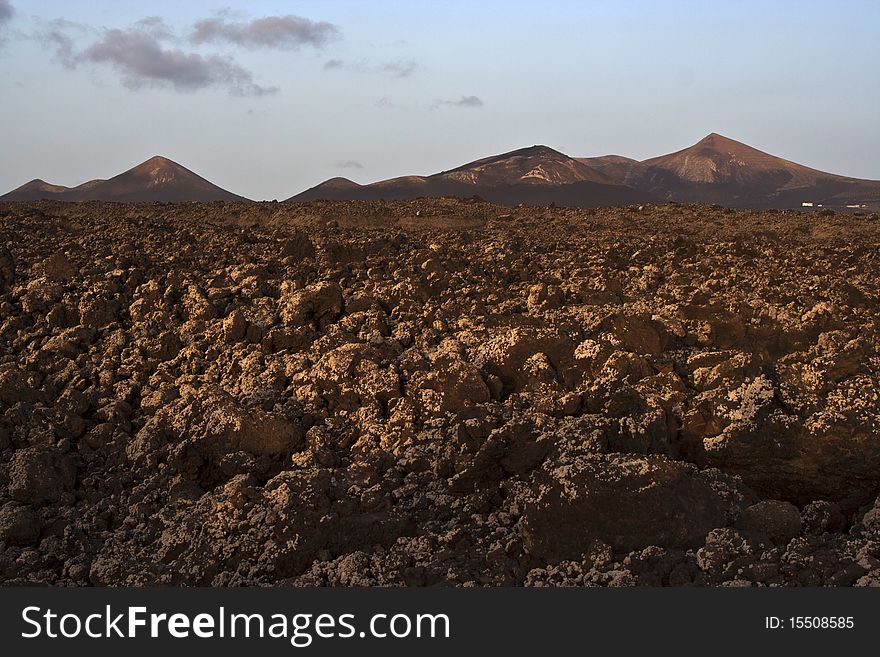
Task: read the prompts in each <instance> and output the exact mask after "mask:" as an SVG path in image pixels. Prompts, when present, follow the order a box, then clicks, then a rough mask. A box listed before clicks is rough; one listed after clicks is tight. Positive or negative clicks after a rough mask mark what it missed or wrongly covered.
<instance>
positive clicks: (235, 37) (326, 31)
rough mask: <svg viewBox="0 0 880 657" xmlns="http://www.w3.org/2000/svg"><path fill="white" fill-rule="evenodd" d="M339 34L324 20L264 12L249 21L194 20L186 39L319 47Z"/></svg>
mask: <svg viewBox="0 0 880 657" xmlns="http://www.w3.org/2000/svg"><path fill="white" fill-rule="evenodd" d="M338 37H339V28H337V27H336V26H335V25H333V24H332V23H327V22H325V21H312V20H309V19H308V18H303V17H301V16H292V15H289V16H267V17H265V18H257V19H254V20H251V21H243V22H242V21H239V22H233V21H228V20H226V18H224V17H222V16H218V17H215V18H206V19H205V20H201V21H198V22H197V23H196V24H195V25H194V27H193V32H192V35H191V37H190V40H191V41H192V42H193V43H196V44H201V43H211V42H227V43H233V44H235V45H237V46H242V47H245V48H284V49H291V50H295V49H297V48H300V47H301V46H305V45H308V46H312V47H314V48H323V47H324V46H325V45H326V44H327V43H328V42H330V41H332V40H333V39H336V38H338Z"/></svg>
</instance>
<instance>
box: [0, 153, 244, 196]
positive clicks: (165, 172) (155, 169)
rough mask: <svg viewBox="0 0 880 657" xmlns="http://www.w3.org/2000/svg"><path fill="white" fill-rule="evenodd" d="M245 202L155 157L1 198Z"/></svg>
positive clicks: (33, 184)
mask: <svg viewBox="0 0 880 657" xmlns="http://www.w3.org/2000/svg"><path fill="white" fill-rule="evenodd" d="M40 199H55V200H61V201H124V202H137V201H161V202H181V201H246V200H247V199H245V198H243V197H241V196H237V195H235V194H233V193H231V192H227V191H226V190H225V189H221V188H220V187H217V186H216V185H214V184H212V183H210V182H208V181H207V180H205V179H204V178H202V177H201V176H199V175H197V174H195V173H193V172H192V171H190V170H189V169H187V168H186V167H183V166H181V165H179V164H177V163H176V162H172V161H171V160H169V159H167V158H164V157H160V156H156V157H152V158H150V159H149V160H147V161H146V162H143V163H141V164H139V165H137V166H136V167H134V168H132V169H129V170H128V171H125V172H124V173H121V174H119V175H118V176H114V177H113V178H110V179H108V180H91V181H89V182H86V183H83V184H82V185H79V186H78V187H73V188H70V187H62V186H60V185H50V184H49V183H46V182H44V181H42V180H33V181H31V182H29V183H27V184H25V185H22V186H21V187H19V188H18V189H15V190H13V191H11V192H9V193H8V194H6V195H5V196H0V201H35V200H40Z"/></svg>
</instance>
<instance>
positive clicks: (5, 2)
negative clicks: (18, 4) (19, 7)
mask: <svg viewBox="0 0 880 657" xmlns="http://www.w3.org/2000/svg"><path fill="white" fill-rule="evenodd" d="M13 15H15V9H13V7H12V5H11V4H9V0H0V25H3V24H5V23H8V22H9V21H11V20H12V17H13Z"/></svg>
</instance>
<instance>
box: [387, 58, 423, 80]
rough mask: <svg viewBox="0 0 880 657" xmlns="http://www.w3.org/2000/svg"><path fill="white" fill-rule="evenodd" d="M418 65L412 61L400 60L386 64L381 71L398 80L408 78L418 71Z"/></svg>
mask: <svg viewBox="0 0 880 657" xmlns="http://www.w3.org/2000/svg"><path fill="white" fill-rule="evenodd" d="M418 68H419V67H418V64H416V62H415V60H412V59H398V60H395V61H393V62H385V63H384V64H381V65H380V66H379V69H380V70H382V71H384V72H385V73H389V74H391V75H393V76H394V77H396V78H408V77H409V76H410V75H412V74H413V73H415V72H416V70H418Z"/></svg>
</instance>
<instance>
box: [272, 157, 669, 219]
mask: <svg viewBox="0 0 880 657" xmlns="http://www.w3.org/2000/svg"><path fill="white" fill-rule="evenodd" d="M423 196H480V197H482V198H484V199H486V200H487V201H492V202H495V203H504V204H508V205H514V204H517V203H527V204H533V205H547V204H550V203H558V204H560V205H571V206H577V207H599V206H603V205H626V204H630V203H646V202H650V201H651V200H653V196H652V195H651V194H647V193H645V192H640V191H638V190H635V189H631V188H629V187H627V186H626V185H622V184H620V183H617V182H616V181H614V180H612V179H611V178H610V177H608V176H607V175H606V174H604V173H602V172H601V171H598V170H596V169H594V168H593V167H590V166H588V165H587V164H584V163H583V162H579V161H577V160H575V159H574V158H571V157H569V156H567V155H564V154H563V153H560V152H559V151H556V150H553V149H552V148H548V147H547V146H531V147H529V148H521V149H519V150H515V151H510V152H509V153H503V154H501V155H493V156H491V157H485V158H482V159H479V160H476V161H474V162H469V163H468V164H464V165H462V166H460V167H456V168H455V169H451V170H449V171H441V172H440V173H436V174H433V175H430V176H403V177H399V178H391V179H389V180H382V181H379V182H375V183H372V184H369V185H358V184H357V183H354V182H352V181H350V180H347V179H345V178H332V179H330V180H328V181H326V182H323V183H321V184H320V185H317V186H316V187H312V188H311V189H308V190H306V191H305V192H302V193H301V194H297V195H296V196H294V197H293V198H291V199H289V200H292V201H309V200H314V199H328V200H334V199H336V200H340V199H346V200H371V199H386V200H395V199H413V198H418V197H423Z"/></svg>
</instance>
